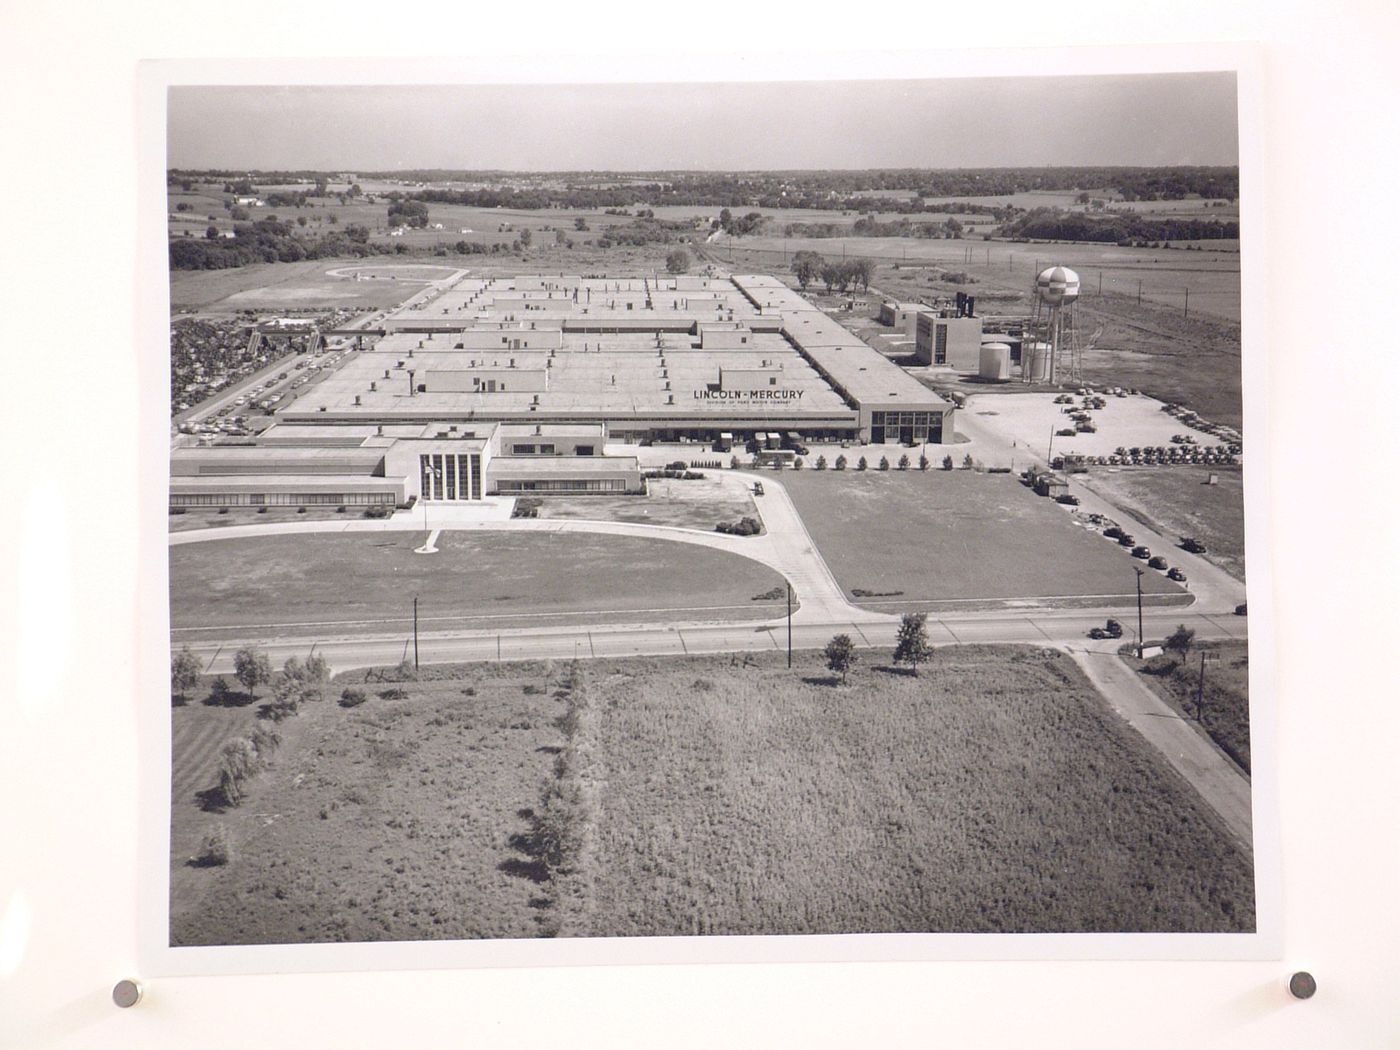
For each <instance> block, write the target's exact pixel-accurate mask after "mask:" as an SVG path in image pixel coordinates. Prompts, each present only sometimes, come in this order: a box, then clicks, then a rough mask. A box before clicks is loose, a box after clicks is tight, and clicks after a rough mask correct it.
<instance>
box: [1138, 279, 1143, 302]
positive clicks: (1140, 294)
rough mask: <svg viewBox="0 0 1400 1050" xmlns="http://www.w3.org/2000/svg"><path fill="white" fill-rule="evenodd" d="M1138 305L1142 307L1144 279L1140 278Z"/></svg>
mask: <svg viewBox="0 0 1400 1050" xmlns="http://www.w3.org/2000/svg"><path fill="white" fill-rule="evenodd" d="M1138 305H1139V306H1141V305H1142V278H1141V277H1139V278H1138Z"/></svg>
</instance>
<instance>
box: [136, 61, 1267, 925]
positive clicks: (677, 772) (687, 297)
mask: <svg viewBox="0 0 1400 1050" xmlns="http://www.w3.org/2000/svg"><path fill="white" fill-rule="evenodd" d="M1237 95H1238V89H1237V77H1236V74H1235V73H1234V72H1233V71H1229V70H1226V71H1207V72H1172V73H1156V74H1153V73H1145V74H1139V75H1084V76H1073V75H1065V76H1012V75H1007V76H996V77H977V78H964V79H957V80H954V79H938V78H926V79H917V80H914V79H911V80H884V81H861V80H839V79H838V80H829V81H824V82H783V81H778V82H765V83H753V82H748V83H739V82H719V83H622V84H617V83H613V84H515V85H483V84H472V85H450V84H429V85H422V84H420V85H402V86H400V85H392V84H375V85H368V84H365V85H344V84H342V85H305V84H300V85H288V86H280V87H279V86H266V85H255V86H254V85H231V84H223V85H220V84H209V85H200V84H176V85H172V86H170V87H169V89H168V94H167V96H166V105H167V110H166V168H165V172H164V175H165V185H164V194H165V200H166V222H167V232H168V242H169V250H168V265H169V273H168V276H169V289H170V297H169V303H170V318H169V337H170V350H169V352H170V356H169V362H170V374H169V416H168V429H169V448H170V452H169V487H168V506H167V508H166V510H167V512H168V522H169V535H168V550H169V612H170V620H169V625H170V654H171V655H170V674H171V708H170V759H171V768H170V815H169V816H170V819H169V847H170V848H169V928H168V936H169V945H170V946H171V947H175V948H189V947H209V946H216V947H217V946H236V945H237V946H245V945H305V944H352V943H362V942H421V941H474V940H490V939H549V938H636V937H697V938H705V937H723V936H751V935H833V934H1084V933H1093V934H1252V933H1254V932H1255V931H1256V928H1257V919H1256V887H1255V865H1254V846H1255V844H1254V834H1253V820H1252V792H1251V742H1252V736H1253V734H1252V733H1251V701H1252V699H1254V698H1252V697H1251V691H1250V688H1249V681H1250V674H1249V671H1250V648H1249V630H1248V625H1249V615H1248V614H1249V608H1248V601H1247V598H1246V589H1245V584H1246V575H1247V574H1246V567H1247V557H1246V554H1247V552H1246V545H1245V496H1246V488H1245V484H1244V478H1245V466H1244V465H1245V463H1246V457H1247V455H1248V448H1249V445H1248V442H1247V438H1248V437H1252V435H1247V434H1246V433H1245V430H1244V410H1243V378H1242V367H1241V347H1242V339H1241V327H1242V310H1241V298H1242V295H1241V244H1242V236H1247V231H1244V232H1243V233H1242V230H1241V189H1240V183H1241V179H1240V167H1239V165H1240V151H1239V111H1238V104H1237ZM149 422H150V423H151V424H152V425H157V424H159V425H161V426H165V425H166V424H167V420H164V419H162V420H159V421H157V420H154V419H152V420H150V421H149ZM1248 553H1249V554H1250V555H1253V553H1254V552H1253V550H1250V551H1249V552H1248ZM1256 611H1257V610H1256Z"/></svg>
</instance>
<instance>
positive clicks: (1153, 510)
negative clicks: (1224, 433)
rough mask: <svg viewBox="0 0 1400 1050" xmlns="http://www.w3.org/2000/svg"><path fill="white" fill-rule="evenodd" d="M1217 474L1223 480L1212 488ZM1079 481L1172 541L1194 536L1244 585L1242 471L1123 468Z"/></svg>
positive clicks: (1092, 473) (1095, 473)
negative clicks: (1208, 481) (1210, 479)
mask: <svg viewBox="0 0 1400 1050" xmlns="http://www.w3.org/2000/svg"><path fill="white" fill-rule="evenodd" d="M1212 473H1214V474H1215V475H1216V476H1217V477H1218V478H1219V479H1220V480H1219V482H1218V484H1215V485H1207V484H1206V478H1207V476H1208V475H1210V474H1212ZM1079 478H1080V480H1081V481H1083V482H1084V483H1085V485H1087V486H1088V487H1089V488H1091V489H1093V490H1094V491H1095V492H1098V493H1099V494H1101V495H1102V496H1104V497H1105V498H1106V499H1108V500H1109V501H1111V502H1112V503H1113V504H1114V505H1115V506H1118V507H1122V508H1123V510H1124V511H1126V512H1127V513H1128V514H1130V515H1132V517H1134V518H1136V519H1137V520H1138V521H1141V522H1143V523H1145V524H1146V525H1147V526H1148V527H1149V528H1155V529H1158V530H1160V531H1161V532H1164V533H1166V534H1167V535H1168V536H1170V537H1181V536H1195V537H1196V538H1197V539H1199V540H1200V541H1201V542H1202V543H1204V544H1205V545H1206V553H1205V555H1204V557H1205V558H1207V559H1209V560H1210V561H1213V562H1214V563H1215V564H1216V565H1219V566H1220V567H1221V568H1222V569H1224V570H1225V571H1226V572H1228V573H1229V574H1230V575H1231V576H1233V577H1235V579H1237V580H1243V579H1244V568H1245V560H1244V474H1243V471H1242V470H1241V469H1240V468H1239V467H1166V468H1153V467H1124V468H1121V469H1119V470H1116V471H1112V470H1102V469H1101V470H1093V471H1090V472H1089V473H1088V474H1081V475H1079ZM1123 524H1124V526H1125V527H1129V526H1128V525H1127V522H1124V523H1123ZM1168 560H1170V557H1168Z"/></svg>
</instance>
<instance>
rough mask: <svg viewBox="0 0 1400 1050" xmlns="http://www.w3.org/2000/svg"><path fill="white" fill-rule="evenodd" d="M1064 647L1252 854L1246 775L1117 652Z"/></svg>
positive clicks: (1241, 845)
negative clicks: (1160, 696) (1163, 698)
mask: <svg viewBox="0 0 1400 1050" xmlns="http://www.w3.org/2000/svg"><path fill="white" fill-rule="evenodd" d="M1068 648H1069V653H1070V655H1071V656H1072V657H1073V658H1074V662H1075V663H1077V664H1078V665H1079V666H1080V668H1082V669H1083V671H1084V673H1085V675H1086V676H1088V678H1089V681H1090V682H1092V683H1093V684H1094V687H1095V688H1096V689H1098V691H1099V692H1100V693H1102V694H1103V695H1104V697H1105V699H1107V700H1108V702H1109V704H1110V705H1111V706H1112V707H1113V709H1114V710H1115V711H1117V712H1118V714H1120V715H1122V717H1123V720H1124V721H1126V722H1127V723H1128V724H1129V725H1130V726H1132V727H1133V728H1134V729H1135V730H1137V731H1138V732H1139V733H1141V734H1142V736H1143V738H1144V739H1145V740H1146V741H1147V742H1148V743H1149V744H1151V745H1152V746H1153V747H1155V748H1156V749H1157V750H1158V751H1160V752H1161V753H1162V755H1163V757H1164V758H1166V760H1167V761H1168V762H1169V763H1171V765H1172V767H1173V768H1174V769H1175V770H1176V771H1177V772H1178V773H1180V774H1181V775H1182V776H1183V777H1185V778H1186V781H1187V782H1188V783H1189V784H1190V785H1191V786H1192V787H1194V788H1195V789H1196V791H1197V792H1198V793H1199V794H1200V796H1201V798H1202V799H1204V800H1205V802H1206V803H1207V804H1208V805H1209V806H1210V807H1211V809H1213V810H1215V812H1216V813H1217V814H1218V815H1219V816H1220V819H1221V821H1222V822H1223V823H1224V825H1225V829H1226V831H1227V832H1228V833H1229V834H1230V837H1231V838H1232V839H1234V840H1235V842H1236V843H1238V844H1239V845H1240V847H1241V848H1243V849H1244V851H1245V852H1246V853H1248V854H1251V855H1252V854H1253V852H1254V836H1253V810H1252V806H1251V792H1250V781H1249V777H1248V776H1246V775H1245V774H1244V773H1243V772H1242V771H1241V770H1240V768H1239V767H1238V766H1237V765H1235V763H1234V762H1233V761H1232V760H1231V759H1230V758H1229V756H1227V755H1226V754H1225V753H1224V752H1223V751H1221V750H1220V749H1219V748H1218V747H1216V745H1215V744H1214V742H1212V741H1211V740H1210V739H1209V738H1208V737H1206V736H1205V735H1204V734H1202V733H1199V732H1197V731H1196V728H1195V727H1194V726H1193V725H1191V724H1190V723H1189V722H1187V721H1185V720H1184V719H1183V718H1182V717H1181V715H1180V714H1178V713H1177V712H1176V711H1174V710H1172V709H1171V708H1170V707H1169V706H1167V704H1166V703H1164V702H1163V701H1162V700H1161V699H1159V698H1158V696H1157V695H1156V694H1155V693H1153V692H1152V690H1150V689H1148V688H1147V686H1145V685H1143V683H1142V682H1140V681H1139V680H1138V676H1137V673H1136V672H1135V671H1134V670H1133V669H1132V668H1131V667H1129V666H1128V665H1127V664H1126V663H1125V662H1124V661H1123V660H1122V658H1120V657H1119V656H1118V654H1117V653H1114V652H1104V651H1102V650H1093V649H1086V648H1084V647H1082V646H1070V647H1068Z"/></svg>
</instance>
